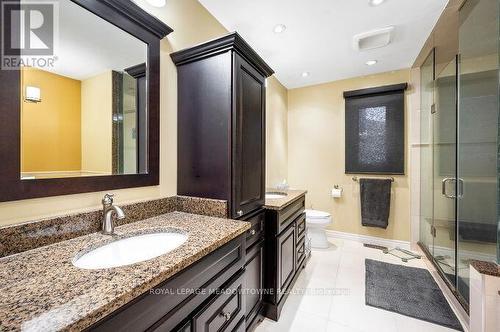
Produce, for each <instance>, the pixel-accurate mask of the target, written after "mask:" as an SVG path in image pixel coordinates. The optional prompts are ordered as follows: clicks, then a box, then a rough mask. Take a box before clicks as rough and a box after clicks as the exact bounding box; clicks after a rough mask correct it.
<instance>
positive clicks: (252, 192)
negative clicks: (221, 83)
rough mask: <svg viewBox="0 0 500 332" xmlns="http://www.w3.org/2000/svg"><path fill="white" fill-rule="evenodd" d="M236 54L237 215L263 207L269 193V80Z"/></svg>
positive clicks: (233, 211) (234, 213)
mask: <svg viewBox="0 0 500 332" xmlns="http://www.w3.org/2000/svg"><path fill="white" fill-rule="evenodd" d="M233 54H234V66H235V69H234V80H235V82H234V85H233V86H234V90H233V100H234V101H235V103H234V106H233V107H234V109H233V136H232V138H233V144H232V149H233V153H232V155H233V159H232V165H233V173H232V176H233V193H232V195H233V200H232V204H231V205H232V206H231V214H232V217H233V218H236V217H241V216H242V215H244V214H246V213H248V212H250V211H253V210H255V209H258V208H260V207H261V206H262V205H263V204H264V200H265V198H264V196H265V102H266V101H265V98H266V90H265V79H264V77H263V76H262V75H261V74H259V73H258V72H257V71H256V70H255V69H254V68H253V67H252V66H251V65H250V64H248V63H247V62H246V61H245V60H244V59H243V58H241V57H240V56H239V55H238V54H236V53H233Z"/></svg>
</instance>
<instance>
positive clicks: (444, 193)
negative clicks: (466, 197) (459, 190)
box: [441, 178, 456, 198]
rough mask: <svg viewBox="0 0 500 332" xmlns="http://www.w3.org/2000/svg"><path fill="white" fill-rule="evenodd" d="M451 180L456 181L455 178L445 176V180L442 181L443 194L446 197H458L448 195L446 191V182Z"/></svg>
mask: <svg viewBox="0 0 500 332" xmlns="http://www.w3.org/2000/svg"><path fill="white" fill-rule="evenodd" d="M450 181H456V180H455V178H444V179H443V181H442V182H441V194H443V196H444V197H446V198H456V196H455V195H448V193H447V192H446V184H447V183H448V182H450Z"/></svg>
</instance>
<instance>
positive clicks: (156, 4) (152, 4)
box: [146, 0, 167, 8]
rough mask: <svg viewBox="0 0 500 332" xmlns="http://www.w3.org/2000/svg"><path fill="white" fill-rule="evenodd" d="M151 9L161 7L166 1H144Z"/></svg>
mask: <svg viewBox="0 0 500 332" xmlns="http://www.w3.org/2000/svg"><path fill="white" fill-rule="evenodd" d="M146 2H147V3H149V4H150V5H151V6H153V7H158V8H160V7H163V6H165V5H166V4H167V0H146Z"/></svg>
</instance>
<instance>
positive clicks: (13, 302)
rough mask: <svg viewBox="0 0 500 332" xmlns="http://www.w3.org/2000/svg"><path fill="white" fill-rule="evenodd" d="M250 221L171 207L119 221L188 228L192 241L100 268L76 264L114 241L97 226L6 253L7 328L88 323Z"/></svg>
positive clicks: (130, 227) (123, 231)
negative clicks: (152, 255) (137, 260)
mask: <svg viewBox="0 0 500 332" xmlns="http://www.w3.org/2000/svg"><path fill="white" fill-rule="evenodd" d="M249 228H250V224H249V223H247V222H241V221H235V220H230V219H221V218H214V217H207V216H201V215H194V214H188V213H182V212H172V213H167V214H164V215H160V216H157V217H153V218H150V219H146V220H143V221H138V222H135V223H131V224H127V225H124V226H120V227H117V228H116V229H115V232H116V235H114V237H115V238H120V237H128V236H130V235H137V234H141V233H149V232H152V231H168V230H169V229H172V230H174V231H175V229H177V230H182V231H185V232H187V233H188V239H187V241H186V242H185V243H184V244H182V245H181V246H180V247H178V248H177V249H174V250H173V251H171V252H169V253H166V254H164V255H162V256H159V257H157V258H153V259H151V260H148V261H144V262H140V263H136V264H132V265H128V266H121V267H115V268H110V269H100V270H85V269H80V268H77V267H75V266H73V264H72V260H73V259H74V257H75V256H77V255H79V254H81V253H82V252H83V251H88V250H89V249H92V248H95V247H97V246H100V245H103V244H106V243H109V242H111V241H113V239H112V238H110V236H107V235H102V234H100V233H94V234H90V235H86V236H82V237H79V238H75V239H71V240H67V241H63V242H59V243H55V244H52V245H49V246H46V247H41V248H37V249H34V250H30V251H26V252H22V253H19V254H15V255H12V256H7V257H4V258H1V259H0V303H1V306H0V331H2V332H5V331H15V330H25V331H53V330H81V329H84V328H86V327H88V326H90V325H92V324H93V323H95V322H97V321H99V320H100V319H102V318H103V317H105V316H107V315H109V314H110V313H112V312H113V311H115V310H116V309H118V308H120V307H121V306H123V305H124V304H126V303H128V302H130V301H131V300H132V299H134V298H136V297H138V296H139V295H141V294H143V293H145V292H147V291H148V290H149V289H151V288H153V287H154V286H157V285H158V284H160V283H161V282H163V281H164V280H166V279H168V278H170V277H172V276H173V275H175V274H176V273H178V272H180V271H182V270H183V269H185V268H186V267H188V266H189V265H191V264H192V263H194V262H196V261H198V260H199V259H201V258H202V257H204V256H206V255H207V254H209V253H210V252H212V251H214V250H215V249H217V248H219V247H221V246H222V245H224V244H226V243H227V242H229V241H230V240H232V239H234V238H236V237H237V236H238V235H240V234H242V233H244V232H245V231H246V230H248V229H249Z"/></svg>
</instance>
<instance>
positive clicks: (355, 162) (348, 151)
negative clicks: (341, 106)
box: [344, 83, 407, 174]
mask: <svg viewBox="0 0 500 332" xmlns="http://www.w3.org/2000/svg"><path fill="white" fill-rule="evenodd" d="M406 87H407V84H406V83H403V84H397V85H390V86H382V87H377V88H370V89H363V90H356V91H346V92H344V98H345V111H346V114H345V172H346V173H372V174H404V153H405V151H404V146H405V143H404V142H405V134H404V108H405V105H404V91H405V89H406Z"/></svg>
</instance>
